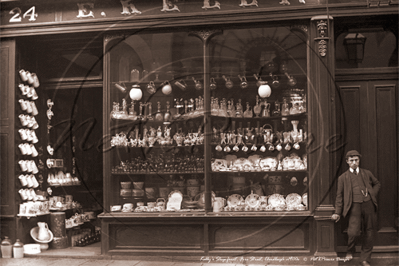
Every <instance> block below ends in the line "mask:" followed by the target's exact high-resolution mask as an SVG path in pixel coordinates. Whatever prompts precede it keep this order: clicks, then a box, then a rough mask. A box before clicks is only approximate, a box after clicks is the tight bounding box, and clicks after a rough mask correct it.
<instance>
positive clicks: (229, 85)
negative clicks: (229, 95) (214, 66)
mask: <svg viewBox="0 0 399 266" xmlns="http://www.w3.org/2000/svg"><path fill="white" fill-rule="evenodd" d="M222 78H223V79H224V80H225V81H226V83H225V86H226V88H228V89H231V88H233V86H234V83H233V82H232V81H231V80H230V78H226V76H225V75H223V76H222Z"/></svg>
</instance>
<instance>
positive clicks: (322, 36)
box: [314, 19, 330, 57]
mask: <svg viewBox="0 0 399 266" xmlns="http://www.w3.org/2000/svg"><path fill="white" fill-rule="evenodd" d="M327 23H328V21H327V20H324V19H320V20H317V32H318V37H316V38H315V39H314V40H315V41H317V42H318V43H319V55H320V56H322V57H325V56H326V55H327V43H328V41H329V40H330V38H329V37H328V24H327Z"/></svg>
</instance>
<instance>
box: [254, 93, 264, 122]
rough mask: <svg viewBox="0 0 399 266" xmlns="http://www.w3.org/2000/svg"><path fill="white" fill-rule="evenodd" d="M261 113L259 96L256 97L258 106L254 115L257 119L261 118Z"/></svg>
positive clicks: (256, 105) (255, 107)
mask: <svg viewBox="0 0 399 266" xmlns="http://www.w3.org/2000/svg"><path fill="white" fill-rule="evenodd" d="M261 112H262V105H261V104H260V103H259V96H258V95H256V104H255V106H254V113H255V115H256V117H259V115H260V113H261Z"/></svg>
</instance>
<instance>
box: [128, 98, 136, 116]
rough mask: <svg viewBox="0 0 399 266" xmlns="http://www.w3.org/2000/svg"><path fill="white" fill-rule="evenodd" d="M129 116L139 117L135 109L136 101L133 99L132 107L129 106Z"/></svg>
mask: <svg viewBox="0 0 399 266" xmlns="http://www.w3.org/2000/svg"><path fill="white" fill-rule="evenodd" d="M129 118H131V119H136V118H137V113H136V111H135V110H134V101H132V103H131V105H130V108H129Z"/></svg>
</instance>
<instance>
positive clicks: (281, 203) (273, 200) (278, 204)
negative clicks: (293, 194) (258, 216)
mask: <svg viewBox="0 0 399 266" xmlns="http://www.w3.org/2000/svg"><path fill="white" fill-rule="evenodd" d="M268 202H269V205H271V206H272V207H273V208H274V209H275V210H284V209H285V204H286V201H285V199H284V196H283V195H280V194H273V195H271V196H270V197H269V199H268Z"/></svg>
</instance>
